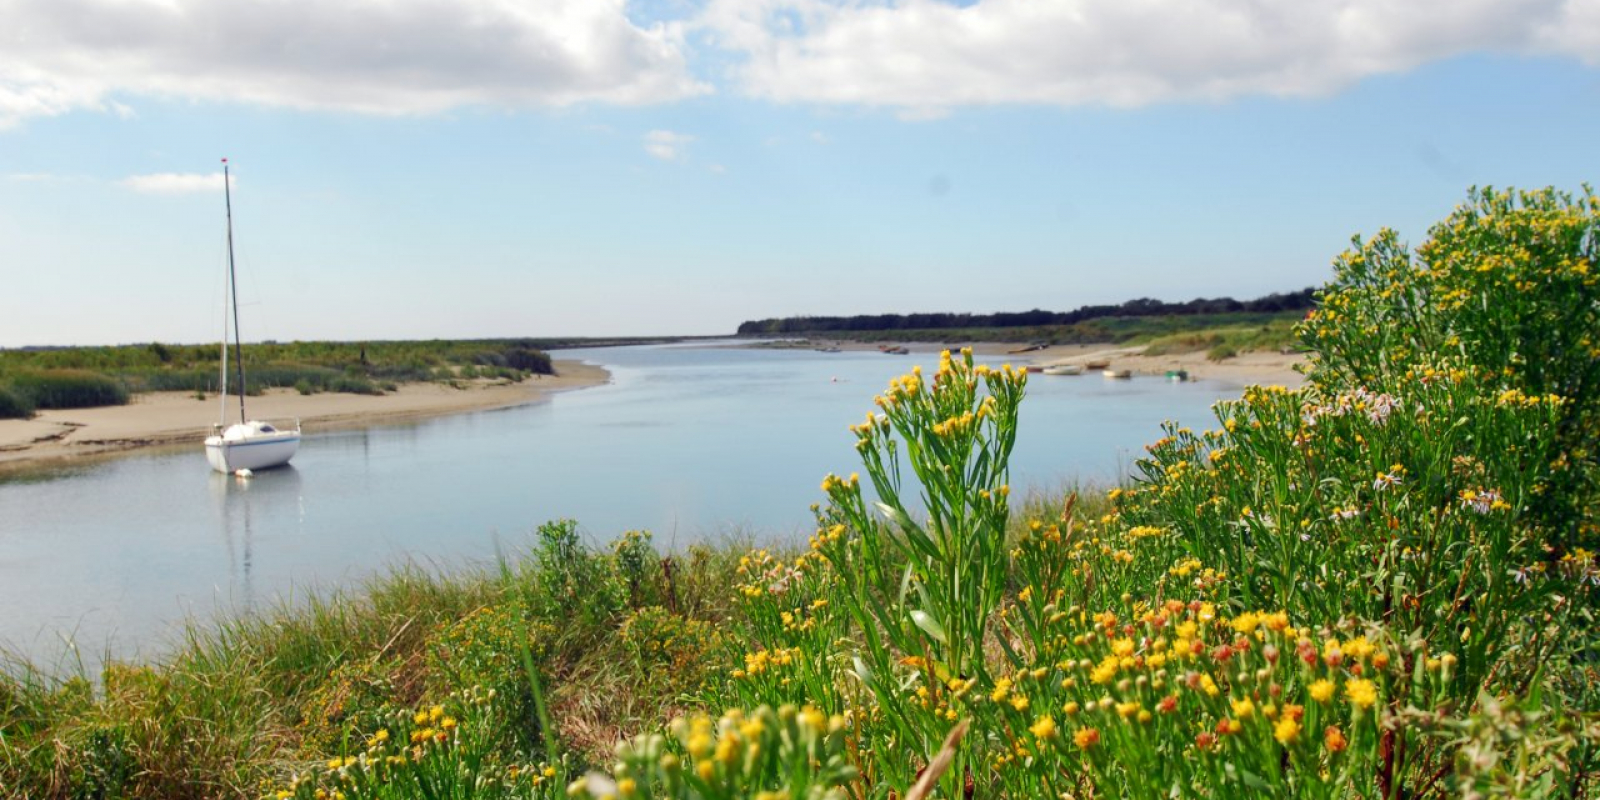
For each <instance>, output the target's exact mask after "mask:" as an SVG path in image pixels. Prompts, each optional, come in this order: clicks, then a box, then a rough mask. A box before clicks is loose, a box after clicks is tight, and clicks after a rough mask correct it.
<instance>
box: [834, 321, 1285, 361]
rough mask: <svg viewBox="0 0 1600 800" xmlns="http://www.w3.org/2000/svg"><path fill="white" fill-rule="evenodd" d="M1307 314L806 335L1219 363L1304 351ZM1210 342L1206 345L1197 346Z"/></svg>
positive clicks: (862, 340) (869, 340)
mask: <svg viewBox="0 0 1600 800" xmlns="http://www.w3.org/2000/svg"><path fill="white" fill-rule="evenodd" d="M1304 317H1305V312H1304V311H1279V312H1248V313H1246V312H1239V313H1218V314H1204V315H1181V316H1180V315H1168V316H1151V317H1101V318H1098V319H1093V320H1089V321H1087V322H1079V323H1074V324H1072V325H1054V326H1040V327H1029V328H920V329H895V330H862V331H834V332H828V333H811V334H807V335H808V336H810V337H811V338H812V339H815V340H824V341H826V340H831V339H848V340H851V341H860V342H941V343H946V344H950V345H956V344H963V343H967V342H1031V343H1034V344H1116V345H1128V346H1131V345H1140V344H1142V345H1149V346H1151V347H1153V348H1155V350H1154V351H1147V352H1151V354H1152V355H1156V354H1159V353H1163V352H1193V351H1195V350H1202V349H1203V350H1206V351H1207V352H1208V353H1211V352H1215V353H1216V354H1217V357H1218V359H1220V358H1226V357H1231V356H1228V355H1225V354H1224V352H1223V350H1222V349H1220V348H1231V349H1232V350H1233V351H1234V354H1237V353H1243V352H1249V351H1252V350H1274V351H1276V350H1283V349H1286V348H1295V349H1299V348H1300V347H1301V346H1302V343H1301V342H1300V339H1299V337H1297V336H1296V335H1295V333H1294V326H1295V324H1296V323H1298V322H1299V321H1300V320H1301V319H1302V318H1304ZM1201 342H1203V343H1205V344H1204V345H1203V346H1201V345H1200V344H1198V343H1201Z"/></svg>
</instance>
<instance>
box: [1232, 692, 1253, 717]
mask: <svg viewBox="0 0 1600 800" xmlns="http://www.w3.org/2000/svg"><path fill="white" fill-rule="evenodd" d="M1255 713H1256V704H1255V703H1254V702H1252V701H1251V700H1250V698H1248V697H1246V698H1244V699H1243V700H1235V701H1233V715H1234V716H1236V717H1238V718H1239V719H1249V718H1250V717H1251V716H1252V715H1254V714H1255Z"/></svg>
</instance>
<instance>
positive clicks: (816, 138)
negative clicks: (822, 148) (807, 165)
mask: <svg viewBox="0 0 1600 800" xmlns="http://www.w3.org/2000/svg"><path fill="white" fill-rule="evenodd" d="M811 141H812V143H813V144H830V143H832V141H833V140H832V139H829V138H828V134H826V133H823V132H822V131H812V132H811Z"/></svg>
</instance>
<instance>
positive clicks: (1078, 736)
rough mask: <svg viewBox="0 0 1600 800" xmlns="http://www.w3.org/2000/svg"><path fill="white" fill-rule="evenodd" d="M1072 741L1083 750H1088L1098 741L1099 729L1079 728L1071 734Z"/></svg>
mask: <svg viewBox="0 0 1600 800" xmlns="http://www.w3.org/2000/svg"><path fill="white" fill-rule="evenodd" d="M1072 743H1073V744H1075V745H1077V746H1078V747H1079V748H1081V749H1083V750H1088V749H1089V748H1091V747H1094V746H1095V745H1097V744H1099V743H1100V729H1099V728H1079V729H1078V730H1077V731H1075V732H1074V733H1073V734H1072Z"/></svg>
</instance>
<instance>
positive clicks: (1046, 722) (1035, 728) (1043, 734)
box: [1028, 714, 1056, 741]
mask: <svg viewBox="0 0 1600 800" xmlns="http://www.w3.org/2000/svg"><path fill="white" fill-rule="evenodd" d="M1028 730H1030V731H1032V732H1033V735H1034V736H1036V737H1038V738H1039V740H1040V741H1044V740H1046V739H1054V738H1055V737H1056V721H1055V720H1053V719H1051V718H1050V715H1048V714H1046V715H1045V716H1042V717H1040V718H1039V719H1038V720H1037V721H1036V722H1034V723H1033V724H1032V725H1030V726H1028Z"/></svg>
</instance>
